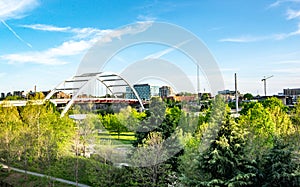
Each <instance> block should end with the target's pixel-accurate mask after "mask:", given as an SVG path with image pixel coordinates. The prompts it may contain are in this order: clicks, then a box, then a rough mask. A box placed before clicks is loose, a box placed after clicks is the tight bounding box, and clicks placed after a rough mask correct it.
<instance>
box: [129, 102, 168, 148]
mask: <svg viewBox="0 0 300 187" xmlns="http://www.w3.org/2000/svg"><path fill="white" fill-rule="evenodd" d="M165 111H166V105H165V103H164V102H163V101H162V100H161V98H159V97H152V98H151V100H150V105H149V110H148V113H147V117H146V118H145V119H144V120H143V121H141V123H140V125H139V126H138V128H137V131H136V134H135V136H136V141H135V142H134V146H138V145H139V144H142V143H143V140H144V139H145V138H147V136H148V134H149V133H150V132H153V131H157V128H158V127H159V126H160V125H161V124H162V122H163V121H164V117H165Z"/></svg>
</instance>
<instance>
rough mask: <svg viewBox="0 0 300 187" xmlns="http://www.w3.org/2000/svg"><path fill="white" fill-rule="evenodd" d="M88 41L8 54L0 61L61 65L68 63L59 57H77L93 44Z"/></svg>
mask: <svg viewBox="0 0 300 187" xmlns="http://www.w3.org/2000/svg"><path fill="white" fill-rule="evenodd" d="M93 42H94V41H93V40H89V41H84V40H81V41H68V42H64V43H63V44H62V45H60V46H58V47H55V48H50V49H48V50H45V51H34V52H26V53H17V54H8V55H3V56H0V59H2V60H5V61H8V62H9V63H12V64H13V63H36V64H46V65H62V64H66V63H68V62H66V61H64V60H61V59H60V58H61V57H68V56H73V55H78V54H81V53H82V52H84V51H85V50H87V49H88V48H89V47H90V46H91V45H92V43H93Z"/></svg>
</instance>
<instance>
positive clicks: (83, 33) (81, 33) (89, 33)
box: [20, 24, 111, 39]
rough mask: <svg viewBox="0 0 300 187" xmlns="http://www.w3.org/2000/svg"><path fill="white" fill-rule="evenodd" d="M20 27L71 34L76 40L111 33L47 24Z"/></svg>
mask: <svg viewBox="0 0 300 187" xmlns="http://www.w3.org/2000/svg"><path fill="white" fill-rule="evenodd" d="M20 26H21V27H24V28H30V29H33V30H40V31H48V32H65V33H71V34H73V35H74V38H75V39H84V38H92V37H98V36H102V35H105V34H107V33H109V32H111V30H101V29H96V28H90V27H87V28H72V27H57V26H53V25H46V24H32V25H20Z"/></svg>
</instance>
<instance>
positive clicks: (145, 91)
mask: <svg viewBox="0 0 300 187" xmlns="http://www.w3.org/2000/svg"><path fill="white" fill-rule="evenodd" d="M133 88H134V89H135V91H136V92H137V94H138V95H139V97H140V98H141V100H150V98H151V88H150V85H149V84H135V85H133ZM125 97H126V99H137V98H136V96H135V95H134V93H133V91H132V90H131V88H130V87H126V96H125Z"/></svg>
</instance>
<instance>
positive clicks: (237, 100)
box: [234, 73, 239, 114]
mask: <svg viewBox="0 0 300 187" xmlns="http://www.w3.org/2000/svg"><path fill="white" fill-rule="evenodd" d="M234 83H235V108H236V113H237V114H238V113H239V96H238V91H237V78H236V73H235V74H234Z"/></svg>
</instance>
